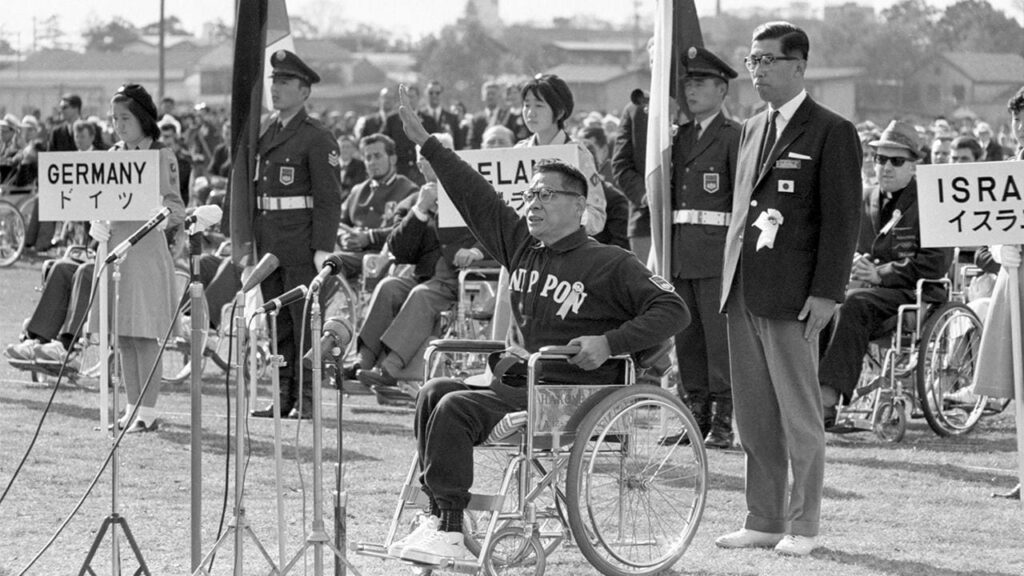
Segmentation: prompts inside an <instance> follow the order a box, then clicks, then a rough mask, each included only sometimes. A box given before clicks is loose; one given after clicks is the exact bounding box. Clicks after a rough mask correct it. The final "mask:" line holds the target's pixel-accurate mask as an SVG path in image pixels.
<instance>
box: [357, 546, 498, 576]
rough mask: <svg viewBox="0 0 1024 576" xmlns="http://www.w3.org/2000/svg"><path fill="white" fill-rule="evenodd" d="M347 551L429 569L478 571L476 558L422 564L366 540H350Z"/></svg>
mask: <svg viewBox="0 0 1024 576" xmlns="http://www.w3.org/2000/svg"><path fill="white" fill-rule="evenodd" d="M349 551H351V552H355V553H356V554H360V555H363V556H373V557H375V558H383V559H387V560H398V561H400V562H405V563H406V564H409V565H411V566H417V567H420V568H429V569H431V570H447V571H451V572H461V573H463V574H476V573H478V572H479V571H480V563H479V561H477V560H456V559H455V558H444V559H443V560H442V561H441V562H440V563H439V564H423V563H421V562H412V561H410V560H404V559H402V558H397V557H395V556H391V555H389V554H388V551H387V549H386V548H384V546H381V545H380V544H370V543H367V542H352V543H350V544H349Z"/></svg>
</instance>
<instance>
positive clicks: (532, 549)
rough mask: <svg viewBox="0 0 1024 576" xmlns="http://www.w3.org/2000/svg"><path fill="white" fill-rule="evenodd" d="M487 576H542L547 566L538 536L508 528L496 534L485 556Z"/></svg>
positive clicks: (511, 527)
mask: <svg viewBox="0 0 1024 576" xmlns="http://www.w3.org/2000/svg"><path fill="white" fill-rule="evenodd" d="M483 565H484V574H487V576H543V575H544V570H545V568H546V566H547V558H546V555H545V553H544V546H543V545H542V544H541V542H540V538H538V537H537V535H536V534H533V535H531V536H529V537H528V536H527V535H526V533H525V532H524V531H523V529H522V528H519V527H515V526H506V527H504V528H501V529H499V530H497V531H496V532H495V533H494V537H493V538H491V545H490V546H488V547H487V550H486V551H485V552H484V562H483Z"/></svg>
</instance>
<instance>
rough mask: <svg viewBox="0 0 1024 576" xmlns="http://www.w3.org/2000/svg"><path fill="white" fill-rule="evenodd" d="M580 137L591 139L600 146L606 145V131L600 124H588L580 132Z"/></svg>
mask: <svg viewBox="0 0 1024 576" xmlns="http://www.w3.org/2000/svg"><path fill="white" fill-rule="evenodd" d="M580 138H582V139H584V140H593V141H594V142H595V143H596V144H597V145H598V146H600V147H601V148H604V147H606V146H608V133H607V132H605V131H604V128H602V127H600V126H588V127H586V128H584V129H583V132H580Z"/></svg>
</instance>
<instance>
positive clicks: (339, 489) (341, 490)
mask: <svg viewBox="0 0 1024 576" xmlns="http://www.w3.org/2000/svg"><path fill="white" fill-rule="evenodd" d="M352 340H355V337H354V336H353V338H352ZM335 344H337V343H335ZM344 354H345V353H344V352H342V353H340V354H334V351H333V348H332V350H331V359H332V360H333V361H334V373H335V374H337V375H338V376H339V377H340V376H341V371H342V364H343V363H344ZM335 394H337V397H338V447H337V452H338V463H337V464H335V465H334V546H335V548H337V549H338V550H345V548H346V546H347V543H346V537H347V532H348V530H347V527H346V520H345V518H346V516H345V514H347V513H348V511H347V507H348V492H347V491H346V490H345V464H344V459H343V458H344V452H343V450H342V449H343V447H344V437H343V434H342V431H341V409H342V406H343V402H344V397H345V394H344V393H343V392H342V385H341V380H340V378H339V380H338V388H337V390H335ZM345 564H347V563H343V562H342V561H341V559H340V558H337V557H335V558H334V576H345Z"/></svg>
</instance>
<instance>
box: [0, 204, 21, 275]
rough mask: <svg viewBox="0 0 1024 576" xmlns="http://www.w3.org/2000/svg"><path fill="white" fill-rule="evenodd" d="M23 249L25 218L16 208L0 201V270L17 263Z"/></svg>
mask: <svg viewBox="0 0 1024 576" xmlns="http://www.w3.org/2000/svg"><path fill="white" fill-rule="evenodd" d="M24 249H25V217H24V216H22V214H21V211H19V210H18V208H17V207H16V206H15V205H14V204H11V203H10V202H8V201H6V200H0V268H6V267H8V266H10V265H11V264H14V263H15V262H17V261H18V257H19V256H21V252H22V250H24Z"/></svg>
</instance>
